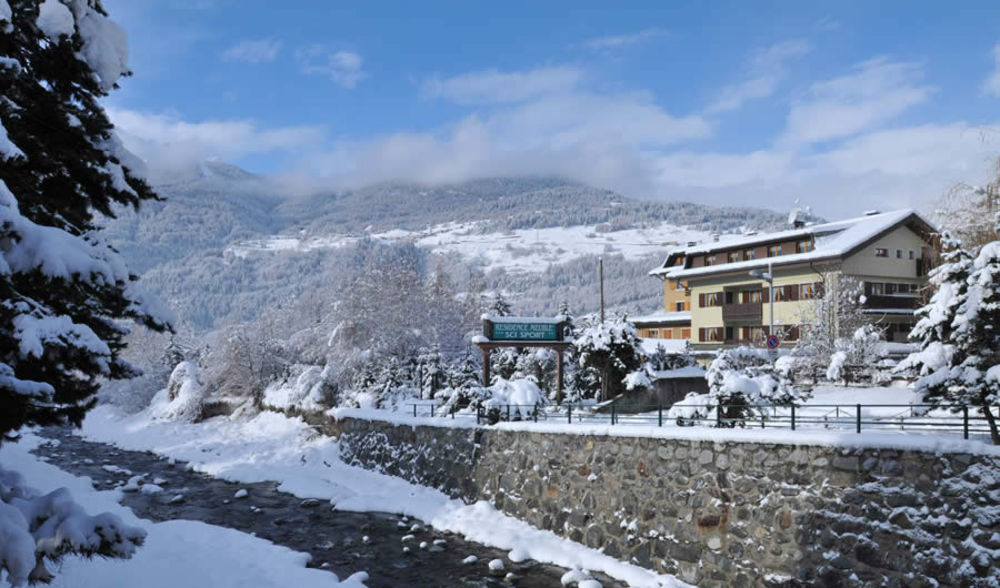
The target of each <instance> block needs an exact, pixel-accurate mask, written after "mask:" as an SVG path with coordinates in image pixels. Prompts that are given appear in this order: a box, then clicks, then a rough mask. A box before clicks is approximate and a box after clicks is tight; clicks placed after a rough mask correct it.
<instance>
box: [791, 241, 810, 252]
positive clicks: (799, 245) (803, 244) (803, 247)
mask: <svg viewBox="0 0 1000 588" xmlns="http://www.w3.org/2000/svg"><path fill="white" fill-rule="evenodd" d="M813 249H814V248H813V244H812V241H810V240H808V239H806V240H804V241H797V242H796V243H795V252H796V253H808V252H810V251H812V250H813Z"/></svg>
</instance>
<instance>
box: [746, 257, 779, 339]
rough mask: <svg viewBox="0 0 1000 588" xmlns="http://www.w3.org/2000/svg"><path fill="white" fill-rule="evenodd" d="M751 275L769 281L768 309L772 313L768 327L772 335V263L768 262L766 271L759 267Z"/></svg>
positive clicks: (768, 332)
mask: <svg viewBox="0 0 1000 588" xmlns="http://www.w3.org/2000/svg"><path fill="white" fill-rule="evenodd" d="M750 275H751V276H753V277H755V278H757V279H759V280H764V281H765V282H767V290H768V292H767V302H768V311H769V313H770V315H771V320H770V323H769V326H768V327H767V336H768V337H770V336H771V335H773V334H774V273H773V271H772V269H771V263H770V262H768V264H767V271H766V272H762V271H760V270H759V269H757V270H750Z"/></svg>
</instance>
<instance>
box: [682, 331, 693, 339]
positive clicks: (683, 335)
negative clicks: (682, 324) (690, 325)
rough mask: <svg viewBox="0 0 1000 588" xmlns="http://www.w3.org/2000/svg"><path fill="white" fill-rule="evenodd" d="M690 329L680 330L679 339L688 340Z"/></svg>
mask: <svg viewBox="0 0 1000 588" xmlns="http://www.w3.org/2000/svg"><path fill="white" fill-rule="evenodd" d="M690 338H691V329H681V339H690Z"/></svg>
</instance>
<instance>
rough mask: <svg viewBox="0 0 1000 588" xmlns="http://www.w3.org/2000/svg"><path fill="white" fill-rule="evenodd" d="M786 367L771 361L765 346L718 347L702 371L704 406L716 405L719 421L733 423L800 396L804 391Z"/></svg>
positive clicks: (795, 400) (797, 398) (799, 398)
mask: <svg viewBox="0 0 1000 588" xmlns="http://www.w3.org/2000/svg"><path fill="white" fill-rule="evenodd" d="M787 368H788V362H783V363H782V364H781V365H780V366H779V365H775V364H774V363H772V362H771V359H770V357H769V355H768V352H767V350H765V349H760V348H755V347H738V348H735V349H720V350H719V351H718V353H717V354H716V357H715V359H714V360H713V361H712V363H711V365H710V366H709V368H708V371H706V372H705V379H706V380H707V381H708V389H709V392H708V394H707V395H705V396H706V398H705V400H706V401H707V404H708V405H709V408H708V410H709V411H711V410H715V408H716V407H720V410H719V414H720V416H721V417H722V422H721V424H722V425H723V426H733V425H735V424H741V423H742V421H743V420H745V419H746V418H748V417H749V416H750V415H751V413H752V412H754V411H755V410H757V409H758V408H760V407H765V406H775V405H779V406H780V405H787V404H791V403H794V402H797V401H799V400H801V399H802V398H804V397H806V394H805V393H804V392H802V391H800V390H799V389H797V388H796V387H795V386H793V385H792V383H791V381H790V380H789V379H788V377H787Z"/></svg>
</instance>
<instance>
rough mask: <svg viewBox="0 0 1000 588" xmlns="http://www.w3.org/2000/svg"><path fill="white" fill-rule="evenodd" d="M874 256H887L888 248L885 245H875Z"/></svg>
mask: <svg viewBox="0 0 1000 588" xmlns="http://www.w3.org/2000/svg"><path fill="white" fill-rule="evenodd" d="M875 257H889V249H888V248H886V247H876V248H875Z"/></svg>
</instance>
